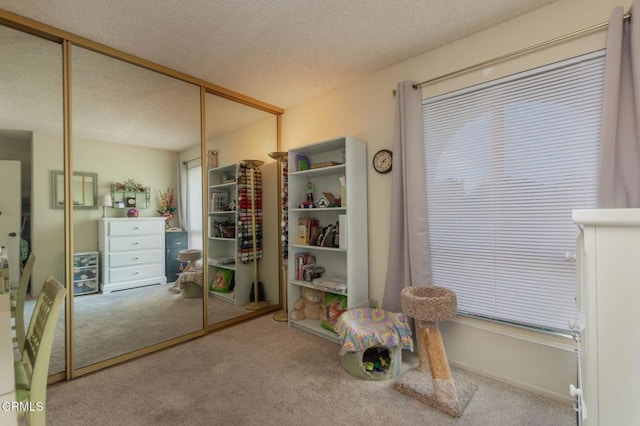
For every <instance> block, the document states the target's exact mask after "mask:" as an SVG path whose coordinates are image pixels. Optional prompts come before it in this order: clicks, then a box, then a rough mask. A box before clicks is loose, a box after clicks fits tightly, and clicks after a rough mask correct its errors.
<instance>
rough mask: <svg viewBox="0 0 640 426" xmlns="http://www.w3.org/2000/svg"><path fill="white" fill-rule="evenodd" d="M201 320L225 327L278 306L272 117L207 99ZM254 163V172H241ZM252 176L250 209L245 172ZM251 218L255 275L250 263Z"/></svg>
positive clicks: (275, 143)
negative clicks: (204, 309)
mask: <svg viewBox="0 0 640 426" xmlns="http://www.w3.org/2000/svg"><path fill="white" fill-rule="evenodd" d="M205 111H206V121H205V129H206V149H207V157H208V158H207V164H206V166H207V176H206V179H207V200H208V201H207V206H206V210H207V213H208V222H207V235H206V240H205V241H206V243H207V244H208V259H207V260H208V261H207V263H208V266H207V267H208V277H209V285H208V289H209V290H208V298H207V314H208V315H207V317H208V323H209V325H210V326H216V325H224V324H226V323H228V322H229V321H231V320H234V319H240V318H243V317H246V316H247V315H251V313H252V312H256V310H255V309H248V307H250V306H247V305H249V304H250V303H252V302H255V301H256V297H255V294H256V292H255V291H254V288H255V286H254V282H255V281H256V280H255V277H256V276H257V278H258V280H257V282H258V283H259V287H258V292H257V293H258V298H257V300H258V302H261V306H264V309H268V308H269V307H274V306H276V305H277V304H278V303H279V302H280V285H279V280H280V276H279V265H280V261H279V259H280V253H279V241H280V236H279V216H278V214H279V211H280V201H279V199H280V198H279V194H280V191H279V190H278V173H279V172H278V164H277V162H276V161H275V160H273V159H272V158H270V157H269V152H273V151H277V149H278V137H277V135H278V129H277V126H278V120H277V116H276V115H274V114H272V113H269V112H265V111H262V110H260V109H257V108H254V107H251V106H247V105H245V104H242V103H239V102H235V101H232V100H229V99H226V98H224V97H221V96H217V95H214V94H212V93H207V94H206V95H205ZM247 160H256V161H255V162H254V163H253V165H254V166H255V168H250V167H249V168H248V167H245V165H244V164H245V163H246V162H247ZM252 173H253V174H254V175H253V178H254V182H253V183H254V186H253V189H254V191H253V194H254V195H255V199H254V200H253V202H254V206H255V213H256V214H255V217H254V216H253V215H252V209H251V197H250V195H251V193H252V191H251V174H252ZM254 220H255V224H256V226H255V230H256V247H255V250H256V252H257V253H259V254H258V256H257V257H258V264H257V271H256V270H255V265H254V263H253V261H252V253H253V250H254V247H253V223H254Z"/></svg>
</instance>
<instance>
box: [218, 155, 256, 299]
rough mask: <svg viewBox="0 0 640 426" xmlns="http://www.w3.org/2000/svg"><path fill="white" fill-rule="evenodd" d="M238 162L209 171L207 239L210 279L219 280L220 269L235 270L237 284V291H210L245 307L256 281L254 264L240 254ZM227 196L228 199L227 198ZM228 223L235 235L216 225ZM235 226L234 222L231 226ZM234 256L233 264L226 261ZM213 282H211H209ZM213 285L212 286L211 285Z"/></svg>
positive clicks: (235, 289) (219, 297) (220, 297)
mask: <svg viewBox="0 0 640 426" xmlns="http://www.w3.org/2000/svg"><path fill="white" fill-rule="evenodd" d="M240 167H241V166H240V165H239V164H238V163H233V164H229V165H226V166H222V167H216V168H213V169H209V170H208V208H207V211H208V227H207V228H208V229H207V237H208V239H207V241H208V244H209V253H208V257H209V259H208V260H207V267H208V268H209V280H213V279H215V274H216V271H217V268H221V269H228V270H232V271H234V272H233V274H234V280H235V287H234V290H233V292H229V293H221V292H217V291H211V290H208V291H209V295H211V296H213V297H216V298H218V299H220V300H223V301H225V302H228V303H231V304H233V305H235V306H242V305H245V304H247V303H249V302H250V300H249V296H250V292H251V285H252V282H253V267H252V264H251V263H242V262H241V260H240V258H239V255H238V238H237V236H238V235H239V232H238V224H239V222H240V220H239V217H238V216H239V211H240V209H239V208H238V206H237V202H238V199H239V191H240V188H239V185H238V176H240ZM225 199H226V202H224V200H225ZM225 222H228V223H229V224H232V225H233V226H232V227H233V236H228V235H224V234H222V233H220V230H219V228H218V227H217V226H216V225H217V224H220V223H225ZM230 226H231V225H230ZM228 259H233V263H227V262H226V260H228ZM207 285H209V284H207ZM207 288H209V287H207Z"/></svg>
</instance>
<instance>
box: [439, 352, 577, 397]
mask: <svg viewBox="0 0 640 426" xmlns="http://www.w3.org/2000/svg"><path fill="white" fill-rule="evenodd" d="M449 364H450V365H451V366H453V367H458V368H461V369H463V370H467V371H469V372H471V373H474V374H477V375H479V376H483V377H486V378H488V379H492V380H496V381H498V382H501V383H504V384H507V385H511V386H515V387H517V388H520V389H523V390H525V391H528V392H531V393H535V394H537V395H540V396H544V397H546V398H550V399H553V400H555V401H558V402H561V403H569V404H571V403H572V402H573V399H572V398H571V397H570V396H569V385H567V396H564V395H558V394H556V393H553V392H549V391H547V390H544V389H541V388H538V387H535V386H531V385H530V384H527V383H523V382H518V381H517V380H512V379H508V378H506V377H502V376H498V375H496V374H492V373H490V372H488V371H485V370H482V369H479V368H475V367H472V366H470V365H467V364H464V363H461V362H456V361H451V360H449Z"/></svg>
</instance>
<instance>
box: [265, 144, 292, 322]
mask: <svg viewBox="0 0 640 426" xmlns="http://www.w3.org/2000/svg"><path fill="white" fill-rule="evenodd" d="M287 156H288V153H287V152H286V151H276V152H270V153H269V157H271V158H273V159H274V160H277V161H279V162H280V166H283V164H282V163H283V162H284V161H285V160H286V159H287ZM280 176H282V174H281V175H280ZM284 184H285V183H284V179H281V190H282V192H284V190H285V188H284ZM281 200H284V193H283V194H282V197H281ZM283 202H284V201H283ZM282 211H283V214H285V213H284V209H282ZM282 221H283V225H282V226H286V225H285V222H284V221H285V218H284V217H283V218H282ZM283 235H284V234H283ZM282 243H283V244H285V243H286V242H285V241H284V240H282ZM283 251H284V249H283V250H282V251H281V253H282V252H283ZM281 261H282V264H281V265H282V266H281V268H282V269H283V271H284V274H283V276H284V283H286V282H287V269H286V267H285V264H284V259H281ZM280 286H281V288H282V287H284V289H283V291H281V292H280V294H281V295H282V309H283V310H282V311H278V312H276V313H274V314H273V319H274V320H275V321H279V322H286V321H288V320H289V314H288V313H287V287H286V284H283V282H282V280H281V281H280Z"/></svg>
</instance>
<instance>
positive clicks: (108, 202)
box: [98, 195, 113, 207]
mask: <svg viewBox="0 0 640 426" xmlns="http://www.w3.org/2000/svg"><path fill="white" fill-rule="evenodd" d="M98 205H100V206H103V207H113V200H112V199H111V195H100V196H99V197H98Z"/></svg>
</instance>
